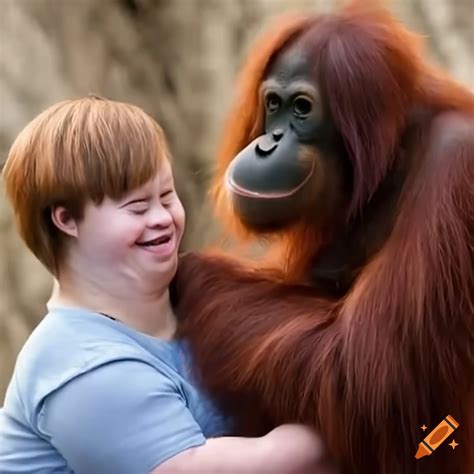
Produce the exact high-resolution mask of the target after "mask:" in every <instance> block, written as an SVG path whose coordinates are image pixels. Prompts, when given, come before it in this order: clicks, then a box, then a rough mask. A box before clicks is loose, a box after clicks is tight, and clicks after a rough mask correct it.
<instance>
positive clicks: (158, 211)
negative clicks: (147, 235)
mask: <svg viewBox="0 0 474 474" xmlns="http://www.w3.org/2000/svg"><path fill="white" fill-rule="evenodd" d="M172 223H173V217H172V216H171V214H170V212H169V211H168V209H166V208H165V207H163V206H158V207H156V208H155V209H153V210H152V212H150V213H149V220H148V227H153V228H155V227H159V228H166V227H169V226H170V225H171V224H172Z"/></svg>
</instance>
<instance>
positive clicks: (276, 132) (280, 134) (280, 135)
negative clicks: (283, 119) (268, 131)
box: [272, 128, 284, 142]
mask: <svg viewBox="0 0 474 474" xmlns="http://www.w3.org/2000/svg"><path fill="white" fill-rule="evenodd" d="M283 135H284V132H283V129H281V128H275V130H273V132H272V137H273V139H274V140H275V141H276V142H279V141H280V140H281V139H282V138H283Z"/></svg>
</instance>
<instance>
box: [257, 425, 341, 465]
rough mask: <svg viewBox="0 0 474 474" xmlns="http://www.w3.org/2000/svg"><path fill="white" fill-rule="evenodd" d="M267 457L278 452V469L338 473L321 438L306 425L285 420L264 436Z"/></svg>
mask: <svg viewBox="0 0 474 474" xmlns="http://www.w3.org/2000/svg"><path fill="white" fill-rule="evenodd" d="M264 439H265V442H266V450H267V453H268V456H269V458H275V456H281V458H282V460H281V473H285V474H290V473H292V474H337V473H338V469H337V468H336V465H335V463H334V462H333V460H332V459H331V458H330V456H329V454H328V453H327V451H326V448H325V446H324V442H323V440H322V438H321V437H320V436H319V435H318V434H317V433H316V431H315V430H314V429H313V428H311V427H309V426H306V425H300V424H285V425H281V426H279V427H278V428H275V429H274V430H273V431H271V432H270V433H268V434H267V435H266V436H265V437H264Z"/></svg>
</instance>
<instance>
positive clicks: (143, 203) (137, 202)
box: [123, 199, 148, 215]
mask: <svg viewBox="0 0 474 474" xmlns="http://www.w3.org/2000/svg"><path fill="white" fill-rule="evenodd" d="M123 207H124V208H125V209H127V211H130V212H132V213H133V214H138V215H140V214H145V212H146V211H147V210H148V201H147V200H145V199H134V200H133V201H129V202H127V203H126V204H125V206H123Z"/></svg>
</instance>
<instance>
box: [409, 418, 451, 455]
mask: <svg viewBox="0 0 474 474" xmlns="http://www.w3.org/2000/svg"><path fill="white" fill-rule="evenodd" d="M458 426H459V423H458V422H457V421H456V420H455V419H454V418H453V417H452V416H451V415H448V416H447V417H446V418H445V419H444V420H443V421H442V422H441V423H440V424H439V425H438V426H437V427H436V428H434V429H433V430H432V431H431V433H429V434H428V436H427V437H426V438H425V439H424V440H422V441H421V443H420V444H419V445H418V450H417V451H416V454H415V458H416V459H420V458H422V457H424V456H429V455H430V454H431V453H432V452H433V451H434V450H435V449H436V448H437V447H438V446H439V445H440V444H442V443H443V442H444V441H445V440H446V438H447V437H448V436H449V435H450V434H451V433H452V432H453V431H454V430H455V429H456V428H457V427H458Z"/></svg>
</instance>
